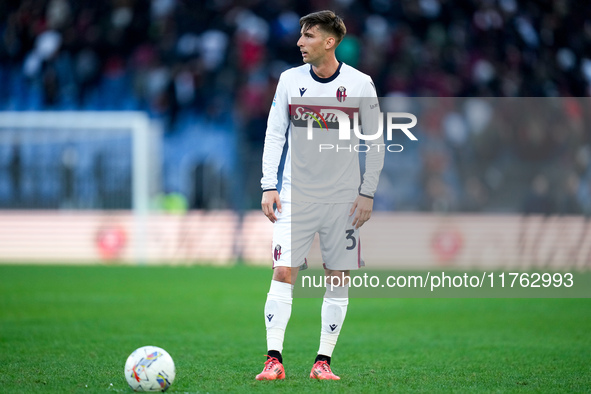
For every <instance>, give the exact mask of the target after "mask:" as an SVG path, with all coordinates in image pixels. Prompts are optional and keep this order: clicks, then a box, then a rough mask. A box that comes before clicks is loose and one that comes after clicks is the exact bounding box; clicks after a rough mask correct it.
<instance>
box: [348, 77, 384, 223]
mask: <svg viewBox="0 0 591 394" xmlns="http://www.w3.org/2000/svg"><path fill="white" fill-rule="evenodd" d="M362 93H363V96H362V98H361V99H360V103H359V115H360V118H361V125H362V126H361V127H362V132H363V134H365V135H367V136H368V140H366V143H367V144H368V145H371V146H372V149H370V150H369V151H367V152H366V153H365V172H364V173H363V181H362V183H361V188H360V192H359V196H357V199H355V202H354V203H353V206H352V207H351V212H350V215H352V214H353V212H356V213H355V217H354V218H353V226H355V228H359V227H361V226H362V225H363V224H364V223H365V222H367V221H368V220H369V218H370V217H371V213H372V211H373V196H374V194H375V192H376V190H377V188H378V181H379V178H380V173H381V172H382V168H383V166H384V154H385V147H384V145H383V144H384V138H383V130H382V133H380V135H379V136H378V137H377V138H375V136H376V135H377V133H378V128H379V121H380V116H381V112H380V105H379V102H378V97H377V92H376V89H375V87H374V84H373V82H372V81H371V78H369V77H368V80H367V81H366V84H365V86H364V88H363V90H362ZM370 139H371V140H370ZM376 145H381V146H380V149H378V147H377V146H376Z"/></svg>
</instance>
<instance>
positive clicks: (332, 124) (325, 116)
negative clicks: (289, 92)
mask: <svg viewBox="0 0 591 394" xmlns="http://www.w3.org/2000/svg"><path fill="white" fill-rule="evenodd" d="M332 110H339V111H341V112H344V113H346V114H347V115H349V118H350V119H353V114H354V113H355V112H356V111H357V108H345V107H327V106H324V105H323V106H319V105H306V106H304V105H290V106H289V112H290V115H291V122H292V123H293V125H294V126H295V127H307V126H308V120H309V119H311V120H312V122H313V123H315V124H317V125H318V126H319V127H320V129H325V130H327V131H328V130H329V129H337V130H338V128H339V119H338V116H337V115H336V114H335V113H333V112H331V111H332ZM351 127H352V124H351Z"/></svg>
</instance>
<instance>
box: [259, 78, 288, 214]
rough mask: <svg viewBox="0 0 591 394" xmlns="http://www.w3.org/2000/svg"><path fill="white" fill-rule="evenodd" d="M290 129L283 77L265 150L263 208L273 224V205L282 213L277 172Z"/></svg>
mask: <svg viewBox="0 0 591 394" xmlns="http://www.w3.org/2000/svg"><path fill="white" fill-rule="evenodd" d="M288 127H289V97H288V94H287V89H286V87H285V83H284V82H283V75H281V77H280V78H279V83H278V84H277V90H276V91H275V97H274V98H273V104H272V105H271V109H270V110H269V118H268V119H267V131H266V132H265V147H264V149H263V177H262V179H261V188H262V189H263V198H262V201H261V208H262V210H263V213H264V214H265V216H267V217H268V218H269V220H270V221H271V222H273V223H275V221H276V220H277V217H276V216H275V213H274V210H273V204H276V205H277V209H278V210H279V212H281V201H280V198H279V193H278V192H277V171H278V170H279V163H280V161H281V153H282V152H283V145H285V132H286V131H287V128H288Z"/></svg>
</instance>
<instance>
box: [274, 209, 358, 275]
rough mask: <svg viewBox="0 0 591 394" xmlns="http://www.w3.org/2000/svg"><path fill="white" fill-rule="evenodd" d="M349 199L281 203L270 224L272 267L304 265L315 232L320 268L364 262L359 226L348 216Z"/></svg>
mask: <svg viewBox="0 0 591 394" xmlns="http://www.w3.org/2000/svg"><path fill="white" fill-rule="evenodd" d="M352 205H353V203H345V204H318V203H284V204H282V211H283V212H281V213H279V212H278V211H277V210H275V215H276V216H277V222H275V224H274V226H273V246H272V248H273V251H272V253H273V268H275V267H292V268H295V267H301V268H302V269H305V268H307V264H306V263H307V260H306V256H307V255H308V253H309V252H310V248H311V247H312V242H313V241H314V236H315V234H316V233H318V236H319V239H320V251H321V253H322V260H323V261H324V264H323V265H324V268H327V269H331V270H341V271H344V270H356V269H358V268H360V267H363V266H364V265H365V263H364V262H363V258H362V255H361V241H360V239H359V229H355V228H354V227H353V225H352V222H353V218H354V217H355V213H354V214H353V215H351V216H349V210H350V209H351V206H352Z"/></svg>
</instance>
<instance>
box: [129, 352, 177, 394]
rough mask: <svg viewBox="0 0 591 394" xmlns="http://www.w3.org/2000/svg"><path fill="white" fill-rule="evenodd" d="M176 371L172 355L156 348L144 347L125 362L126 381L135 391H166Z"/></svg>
mask: <svg viewBox="0 0 591 394" xmlns="http://www.w3.org/2000/svg"><path fill="white" fill-rule="evenodd" d="M175 375H176V370H175V367H174V361H172V357H170V354H168V352H167V351H166V350H164V349H161V348H159V347H156V346H143V347H141V348H139V349H136V350H135V351H134V352H133V353H131V354H130V355H129V357H128V358H127V361H126V362H125V379H127V383H129V387H131V388H132V389H133V390H134V391H166V390H167V389H168V388H169V387H170V385H171V384H172V382H174V377H175Z"/></svg>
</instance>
